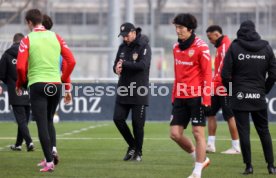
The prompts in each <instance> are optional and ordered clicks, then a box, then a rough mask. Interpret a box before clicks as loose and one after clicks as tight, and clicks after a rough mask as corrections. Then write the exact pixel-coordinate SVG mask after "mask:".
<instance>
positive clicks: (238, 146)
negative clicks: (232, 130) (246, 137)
mask: <svg viewBox="0 0 276 178" xmlns="http://www.w3.org/2000/svg"><path fill="white" fill-rule="evenodd" d="M232 147H233V148H236V149H239V148H240V140H239V139H238V140H232Z"/></svg>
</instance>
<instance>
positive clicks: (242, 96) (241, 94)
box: [237, 92, 244, 100]
mask: <svg viewBox="0 0 276 178" xmlns="http://www.w3.org/2000/svg"><path fill="white" fill-rule="evenodd" d="M243 98H244V94H243V92H238V93H237V99H238V100H242V99H243Z"/></svg>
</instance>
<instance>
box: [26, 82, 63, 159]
mask: <svg viewBox="0 0 276 178" xmlns="http://www.w3.org/2000/svg"><path fill="white" fill-rule="evenodd" d="M60 96H61V84H47V83H35V84H32V85H31V87H30V98H31V108H32V115H33V117H34V120H35V121H36V124H37V129H38V137H39V140H40V144H41V147H42V150H43V153H44V156H45V158H46V161H47V162H51V161H53V155H52V148H53V145H55V142H56V131H55V127H54V124H53V117H54V114H55V111H56V108H57V105H58V103H59V100H60Z"/></svg>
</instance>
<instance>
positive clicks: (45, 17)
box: [42, 14, 53, 30]
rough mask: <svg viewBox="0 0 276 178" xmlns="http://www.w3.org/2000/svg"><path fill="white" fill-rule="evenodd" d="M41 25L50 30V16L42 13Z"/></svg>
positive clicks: (51, 25)
mask: <svg viewBox="0 0 276 178" xmlns="http://www.w3.org/2000/svg"><path fill="white" fill-rule="evenodd" d="M42 25H43V26H44V27H45V28H46V29H47V30H51V29H52V27H53V21H52V19H51V17H50V16H48V15H46V14H44V15H43V20H42Z"/></svg>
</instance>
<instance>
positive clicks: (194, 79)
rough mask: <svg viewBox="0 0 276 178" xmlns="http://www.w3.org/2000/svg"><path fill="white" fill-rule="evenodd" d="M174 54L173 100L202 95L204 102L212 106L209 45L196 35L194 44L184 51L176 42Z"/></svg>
mask: <svg viewBox="0 0 276 178" xmlns="http://www.w3.org/2000/svg"><path fill="white" fill-rule="evenodd" d="M173 54H174V71H175V81H174V85H173V91H172V102H174V99H175V98H195V97H199V96H202V104H203V105H208V106H211V80H212V66H211V65H212V64H211V57H210V51H209V47H208V45H207V44H206V43H205V42H204V41H203V40H201V39H200V38H198V37H197V36H196V38H195V40H194V42H193V44H192V45H191V46H190V47H189V48H188V49H185V50H183V51H181V50H180V48H179V44H178V43H176V44H175V45H174V47H173ZM184 85H185V86H184ZM204 90H206V91H205V92H204Z"/></svg>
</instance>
